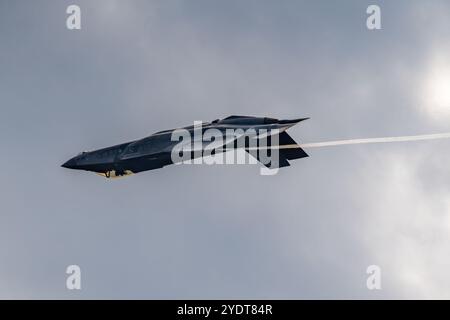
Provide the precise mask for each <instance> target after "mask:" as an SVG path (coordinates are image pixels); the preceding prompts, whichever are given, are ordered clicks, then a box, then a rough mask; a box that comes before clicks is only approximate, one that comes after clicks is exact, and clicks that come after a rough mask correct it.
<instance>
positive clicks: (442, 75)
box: [423, 58, 450, 118]
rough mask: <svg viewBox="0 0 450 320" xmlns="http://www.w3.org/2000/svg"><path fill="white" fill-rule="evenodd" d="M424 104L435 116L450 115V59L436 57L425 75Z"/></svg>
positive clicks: (428, 111)
mask: <svg viewBox="0 0 450 320" xmlns="http://www.w3.org/2000/svg"><path fill="white" fill-rule="evenodd" d="M423 100H424V101H423V106H424V108H425V111H426V112H427V113H428V114H429V115H430V116H431V117H433V118H439V117H443V116H445V117H446V118H447V117H449V116H450V60H449V59H448V58H447V59H444V58H435V59H434V60H433V61H432V63H431V67H430V69H429V71H428V73H427V75H426V76H425V85H424V94H423Z"/></svg>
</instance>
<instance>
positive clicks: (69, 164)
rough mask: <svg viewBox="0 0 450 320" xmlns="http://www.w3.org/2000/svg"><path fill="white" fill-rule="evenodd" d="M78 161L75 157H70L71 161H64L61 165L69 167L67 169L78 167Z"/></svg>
mask: <svg viewBox="0 0 450 320" xmlns="http://www.w3.org/2000/svg"><path fill="white" fill-rule="evenodd" d="M76 165H77V164H76V161H75V159H74V158H72V159H70V160H69V161H66V162H64V163H63V164H62V165H61V167H63V168H67V169H76Z"/></svg>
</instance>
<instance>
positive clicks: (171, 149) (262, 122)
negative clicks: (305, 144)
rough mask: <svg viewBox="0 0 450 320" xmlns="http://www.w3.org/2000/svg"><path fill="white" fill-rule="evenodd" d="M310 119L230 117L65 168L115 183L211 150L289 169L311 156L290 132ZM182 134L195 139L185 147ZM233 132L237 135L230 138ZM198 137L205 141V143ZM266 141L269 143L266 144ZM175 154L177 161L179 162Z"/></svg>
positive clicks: (79, 159)
mask: <svg viewBox="0 0 450 320" xmlns="http://www.w3.org/2000/svg"><path fill="white" fill-rule="evenodd" d="M306 119H308V118H301V119H293V120H278V119H274V118H267V117H251V116H230V117H227V118H224V119H221V120H220V119H217V120H214V121H212V122H208V123H202V124H201V126H200V127H199V126H198V125H195V123H194V125H193V126H188V127H183V128H179V129H172V130H165V131H160V132H156V133H154V134H152V135H150V136H148V137H145V138H143V139H139V140H135V141H131V142H126V143H122V144H118V145H115V146H112V147H108V148H103V149H99V150H94V151H89V152H82V153H80V154H78V155H77V156H76V157H74V158H72V159H70V160H69V161H67V162H65V163H64V164H63V165H62V167H64V168H68V169H77V170H86V171H92V172H95V173H97V174H100V175H102V176H104V177H107V178H113V177H121V176H126V175H130V174H133V173H138V172H142V171H147V170H153V169H158V168H162V167H164V166H167V165H170V164H176V163H179V162H182V161H183V159H185V158H183V157H182V158H180V157H179V156H178V155H180V154H181V155H182V154H183V153H184V155H185V156H186V155H187V154H189V156H190V157H191V158H192V159H195V158H199V157H203V156H204V153H203V151H207V150H208V151H209V153H208V154H211V155H214V154H219V153H225V152H228V151H230V150H231V149H233V150H236V149H245V150H246V151H247V152H248V153H249V154H250V155H252V156H253V157H254V158H256V159H257V160H259V162H261V163H262V164H263V165H264V166H266V167H268V168H274V167H276V168H281V167H286V166H289V165H290V164H289V160H294V159H299V158H304V157H307V156H308V155H307V154H306V153H305V151H304V150H303V149H302V148H301V147H300V146H299V145H298V144H297V143H296V142H295V141H294V140H293V139H292V138H291V137H290V136H289V135H288V134H287V133H286V132H285V130H286V129H288V128H290V127H292V126H293V125H295V124H297V123H299V122H300V121H303V120H306ZM180 132H181V133H183V134H185V133H188V134H190V135H191V136H192V137H193V138H192V139H187V140H185V141H184V142H183V141H181V142H180V137H183V135H182V134H180ZM207 132H214V136H215V138H214V141H213V139H211V138H210V139H204V135H206V133H207ZM229 132H232V133H235V134H232V135H230V134H229ZM248 132H252V133H253V135H249V134H247V133H248ZM217 134H223V137H224V138H223V139H217ZM198 136H200V137H201V138H200V139H201V140H200V141H199V138H198ZM174 137H175V138H174ZM252 139H254V140H252ZM263 139H266V141H265V142H264V143H262V140H263ZM211 141H213V143H212V142H211ZM252 141H254V142H255V143H252ZM263 150H266V151H267V150H269V152H275V150H276V152H277V161H276V163H274V161H270V162H268V161H263V159H262V158H263V157H262V151H263ZM174 154H176V155H177V157H174ZM244 154H245V153H244Z"/></svg>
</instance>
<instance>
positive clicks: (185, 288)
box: [0, 0, 450, 299]
mask: <svg viewBox="0 0 450 320" xmlns="http://www.w3.org/2000/svg"><path fill="white" fill-rule="evenodd" d="M74 3H75V4H78V5H79V6H80V7H81V14H82V29H81V30H74V31H70V30H68V29H67V28H66V17H67V14H66V8H67V6H68V5H70V4H74ZM369 4H378V5H380V7H381V18H382V29H381V30H375V31H369V30H368V29H367V28H366V18H367V14H366V8H367V6H368V5H369ZM449 38H450V3H449V2H448V1H445V0H443V1H438V0H433V1H429V0H427V1H425V0H423V1H409V0H408V1H406V0H405V1H400V0H398V1H361V0H358V1H356V0H355V1H339V2H338V1H331V0H329V1H312V0H311V1H274V0H270V1H268V0H266V1H257V0H254V1H251V0H245V1H242V0H239V1H238V0H235V1H228V0H227V1H218V0H216V1H209V0H191V1H186V0H185V1H175V0H170V1H143V0H142V1H126V2H125V1H118V0H102V1H100V0H96V1H81V0H78V1H56V0H54V1H43V0H40V1H12V0H0V111H1V113H0V115H1V116H0V143H1V144H0V145H1V149H2V152H1V155H2V156H1V157H0V168H2V170H1V173H0V175H1V180H0V195H1V207H0V298H44V299H47V298H63V299H71V298H88V299H90V298H368V299H375V298H450V276H449V274H448V270H450V256H449V252H450V183H449V181H450V167H449V165H448V164H449V163H450V140H439V141H422V142H407V143H392V144H377V145H353V146H340V147H330V148H320V149H319V148H318V149H311V150H307V152H308V153H309V155H310V157H309V158H305V159H300V160H297V161H293V162H292V163H291V167H288V168H284V169H281V170H280V171H279V173H278V174H277V175H274V176H261V175H260V174H259V166H258V165H246V166H243V165H234V166H233V165H227V166H220V165H218V166H207V165H204V166H170V167H166V168H163V169H160V170H154V171H148V172H143V173H140V174H138V175H134V176H131V177H126V178H123V179H115V180H107V179H105V178H102V177H99V176H97V175H95V174H92V173H88V172H84V171H74V170H67V169H64V168H61V167H60V165H61V164H62V163H63V162H64V161H66V160H67V159H69V158H70V157H72V156H74V155H76V154H77V153H78V152H79V151H82V150H92V149H96V148H101V147H106V146H110V145H114V144H117V143H120V142H125V141H129V140H133V139H138V138H142V137H144V136H146V135H149V134H151V133H153V132H156V131H160V130H164V129H170V128H174V127H179V126H183V125H191V124H193V121H194V120H203V121H210V120H213V119H216V118H223V117H226V116H228V115H231V114H240V115H255V116H268V117H276V118H281V119H286V118H287V119H289V118H299V117H311V119H310V120H308V121H305V122H302V123H301V124H299V125H298V126H296V127H294V128H292V129H290V134H291V136H292V137H293V138H294V139H295V140H296V141H298V142H316V141H326V140H338V139H351V138H370V137H383V136H396V135H416V134H429V133H440V132H448V131H450V54H449V47H450V45H449V44H448V39H449ZM447 88H449V89H447ZM71 264H76V265H79V266H80V267H81V271H82V289H81V290H80V291H76V290H74V291H69V290H67V289H66V277H67V275H66V273H65V271H66V267H67V266H68V265H71ZM369 265H378V266H380V268H381V272H382V280H381V281H382V290H379V291H377V290H374V291H371V290H368V289H367V287H366V278H367V276H368V275H367V274H366V268H367V267H368V266H369Z"/></svg>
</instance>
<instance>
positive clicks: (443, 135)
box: [300, 132, 450, 148]
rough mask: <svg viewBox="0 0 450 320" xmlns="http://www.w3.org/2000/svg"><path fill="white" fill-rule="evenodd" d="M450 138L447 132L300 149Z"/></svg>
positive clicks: (318, 143)
mask: <svg viewBox="0 0 450 320" xmlns="http://www.w3.org/2000/svg"><path fill="white" fill-rule="evenodd" d="M449 138H450V132H447V133H435V134H424V135H418V136H403V137H384V138H368V139H350V140H336V141H324V142H312V143H304V144H301V145H300V147H302V148H321V147H331V146H342V145H349V144H364V143H386V142H405V141H420V140H436V139H449Z"/></svg>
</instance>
